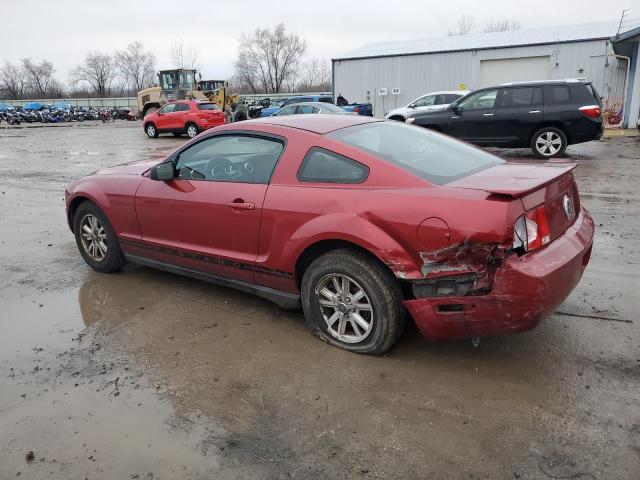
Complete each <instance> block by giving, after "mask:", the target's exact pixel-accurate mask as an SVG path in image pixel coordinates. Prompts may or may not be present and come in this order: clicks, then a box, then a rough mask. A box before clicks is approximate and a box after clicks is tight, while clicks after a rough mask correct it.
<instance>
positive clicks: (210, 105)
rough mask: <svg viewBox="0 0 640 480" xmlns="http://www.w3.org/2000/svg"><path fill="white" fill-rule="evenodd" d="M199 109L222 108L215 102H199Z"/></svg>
mask: <svg viewBox="0 0 640 480" xmlns="http://www.w3.org/2000/svg"><path fill="white" fill-rule="evenodd" d="M198 110H220V107H218V105H216V104H215V103H199V104H198Z"/></svg>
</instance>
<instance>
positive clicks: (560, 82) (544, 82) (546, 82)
mask: <svg viewBox="0 0 640 480" xmlns="http://www.w3.org/2000/svg"><path fill="white" fill-rule="evenodd" d="M567 83H591V82H590V81H588V80H587V79H584V78H565V79H558V80H531V81H529V82H508V83H501V84H500V85H496V86H498V87H521V86H526V85H554V84H555V85H566V84H567ZM493 88H495V87H493Z"/></svg>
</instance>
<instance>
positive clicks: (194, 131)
mask: <svg viewBox="0 0 640 480" xmlns="http://www.w3.org/2000/svg"><path fill="white" fill-rule="evenodd" d="M197 134H198V129H197V128H196V127H195V125H189V126H188V127H187V136H188V137H189V138H193V137H195V136H196V135H197Z"/></svg>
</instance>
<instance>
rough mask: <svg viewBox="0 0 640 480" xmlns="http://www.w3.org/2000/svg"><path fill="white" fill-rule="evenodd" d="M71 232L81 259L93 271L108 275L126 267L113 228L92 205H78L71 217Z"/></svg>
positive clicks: (100, 211) (85, 203) (88, 203)
mask: <svg viewBox="0 0 640 480" xmlns="http://www.w3.org/2000/svg"><path fill="white" fill-rule="evenodd" d="M73 231H74V234H75V237H76V244H77V245H78V250H80V254H81V255H82V258H84V261H85V262H87V265H89V266H90V267H91V268H93V269H94V270H97V271H99V272H104V273H108V272H114V271H116V270H120V269H121V268H122V267H123V266H125V265H126V263H127V260H126V259H125V257H124V254H123V253H122V250H121V248H120V243H119V242H118V238H117V237H116V234H115V231H114V230H113V227H112V226H111V224H110V223H109V220H108V219H107V217H106V215H105V214H104V213H103V212H102V210H100V209H99V208H98V207H97V206H96V205H95V204H94V203H92V202H89V201H86V202H84V203H81V204H80V206H79V207H78V209H77V210H76V212H75V214H74V217H73Z"/></svg>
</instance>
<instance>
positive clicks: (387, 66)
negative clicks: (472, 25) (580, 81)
mask: <svg viewBox="0 0 640 480" xmlns="http://www.w3.org/2000/svg"><path fill="white" fill-rule="evenodd" d="M544 55H548V56H549V61H550V63H551V65H550V72H551V74H550V77H551V78H552V79H555V78H557V79H561V78H576V77H580V78H587V79H589V80H591V81H592V82H593V83H594V85H595V86H596V88H597V89H598V91H600V93H601V94H602V95H603V96H605V97H612V98H613V97H620V98H621V97H622V90H623V88H624V76H625V73H626V62H625V61H619V60H618V59H616V58H615V57H613V56H612V52H611V47H610V45H609V44H608V42H606V41H604V40H602V41H586V42H576V43H561V44H554V45H536V46H530V47H512V48H496V49H492V50H478V51H475V52H474V51H467V52H452V53H433V54H423V55H408V56H397V57H381V58H367V59H358V60H339V61H334V65H333V67H334V88H335V94H336V95H337V94H338V93H342V95H344V96H345V97H346V98H347V100H349V101H350V102H367V101H370V102H371V103H373V105H374V114H375V115H376V116H378V117H381V116H383V115H384V113H386V112H388V111H389V110H391V109H392V108H394V106H403V105H406V104H407V103H409V102H410V101H411V100H413V99H414V98H416V97H417V96H419V95H422V94H424V93H428V92H431V91H435V90H455V89H457V88H458V85H459V84H460V83H464V84H466V87H467V88H468V89H476V88H479V87H480V85H479V82H480V61H481V60H486V59H503V58H521V57H535V56H544ZM531 80H536V79H533V78H532V79H531ZM385 87H386V88H387V89H388V92H389V94H388V95H387V96H385V97H382V96H379V95H378V89H379V88H385ZM396 87H397V88H400V90H401V94H400V95H390V92H391V89H392V88H396ZM367 91H368V92H370V93H369V98H367Z"/></svg>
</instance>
